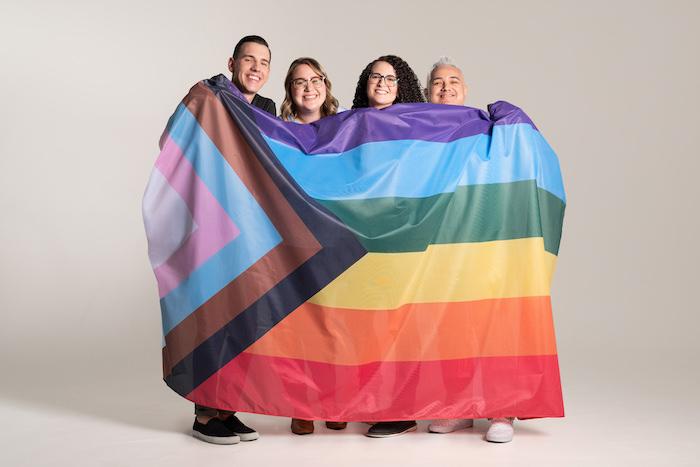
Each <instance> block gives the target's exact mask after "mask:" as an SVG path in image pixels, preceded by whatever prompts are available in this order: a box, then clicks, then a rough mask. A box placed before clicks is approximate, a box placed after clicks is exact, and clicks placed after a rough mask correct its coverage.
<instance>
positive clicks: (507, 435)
mask: <svg viewBox="0 0 700 467" xmlns="http://www.w3.org/2000/svg"><path fill="white" fill-rule="evenodd" d="M512 440H513V419H512V418H493V419H491V426H490V427H489V431H487V432H486V441H490V442H492V443H507V442H509V441H512Z"/></svg>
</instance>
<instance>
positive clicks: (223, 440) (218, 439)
mask: <svg viewBox="0 0 700 467" xmlns="http://www.w3.org/2000/svg"><path fill="white" fill-rule="evenodd" d="M192 436H194V437H195V438H197V439H200V440H202V441H204V442H206V443H211V444H219V445H229V444H238V443H239V442H240V441H241V438H240V437H239V436H209V435H205V434H203V433H200V432H198V431H193V432H192Z"/></svg>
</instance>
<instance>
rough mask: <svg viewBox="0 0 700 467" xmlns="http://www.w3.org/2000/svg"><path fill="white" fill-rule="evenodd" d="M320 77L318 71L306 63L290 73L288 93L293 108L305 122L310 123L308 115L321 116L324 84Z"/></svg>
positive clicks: (324, 96) (316, 117)
mask: <svg viewBox="0 0 700 467" xmlns="http://www.w3.org/2000/svg"><path fill="white" fill-rule="evenodd" d="M322 79H323V77H322V75H321V74H320V73H319V72H317V71H316V70H314V69H313V68H311V67H310V66H309V65H306V64H301V65H298V66H297V67H296V68H294V72H293V73H292V79H291V89H290V91H291V92H290V94H291V98H292V102H293V103H294V110H295V113H296V114H297V115H298V116H300V117H305V118H304V121H305V122H307V123H310V121H309V118H308V117H312V118H315V120H318V119H319V118H321V106H322V105H323V103H324V102H325V100H326V84H325V82H323V81H322ZM312 80H313V81H314V82H316V83H317V85H314V83H313V82H312ZM311 121H314V120H311Z"/></svg>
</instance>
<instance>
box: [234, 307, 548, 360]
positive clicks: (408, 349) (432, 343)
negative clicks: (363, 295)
mask: <svg viewBox="0 0 700 467" xmlns="http://www.w3.org/2000/svg"><path fill="white" fill-rule="evenodd" d="M377 336H386V337H385V338H383V339H378V338H377ZM246 352H247V353H251V354H257V355H266V356H273V357H285V358H296V359H303V360H309V361H316V362H325V363H333V364H338V365H360V364H364V363H369V362H376V361H431V360H450V359H459V358H471V357H490V356H520V355H552V354H556V352H557V350H556V342H555V337H554V325H553V322H552V309H551V301H550V298H549V297H520V298H500V299H489V300H478V301H469V302H446V303H412V304H408V305H405V306H402V307H400V308H398V309H395V310H355V309H348V308H331V307H324V306H320V305H316V304H312V303H308V302H307V303H305V304H303V305H301V306H300V307H299V308H297V309H296V310H294V312H292V313H291V314H290V315H288V316H287V317H286V318H285V319H284V320H283V321H282V322H280V323H279V324H278V325H277V326H275V327H274V328H273V329H272V330H270V331H269V332H268V333H267V334H265V335H264V336H263V337H262V338H261V339H259V340H258V341H257V342H256V343H254V344H253V345H252V346H250V347H249V348H248V349H247V350H246Z"/></svg>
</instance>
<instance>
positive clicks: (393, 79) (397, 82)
mask: <svg viewBox="0 0 700 467" xmlns="http://www.w3.org/2000/svg"><path fill="white" fill-rule="evenodd" d="M407 102H425V98H424V97H423V92H422V90H421V85H420V81H418V77H417V76H416V74H415V73H414V72H413V70H412V69H411V67H410V66H409V65H408V63H406V62H405V61H403V59H401V57H397V56H396V55H384V56H382V57H379V58H378V59H376V60H374V61H373V62H370V64H369V65H367V66H366V67H365V69H364V70H362V73H361V74H360V79H359V80H358V81H357V88H355V98H354V99H353V101H352V108H353V109H359V108H362V107H374V108H375V109H383V108H385V107H389V106H390V105H392V104H402V103H407Z"/></svg>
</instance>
